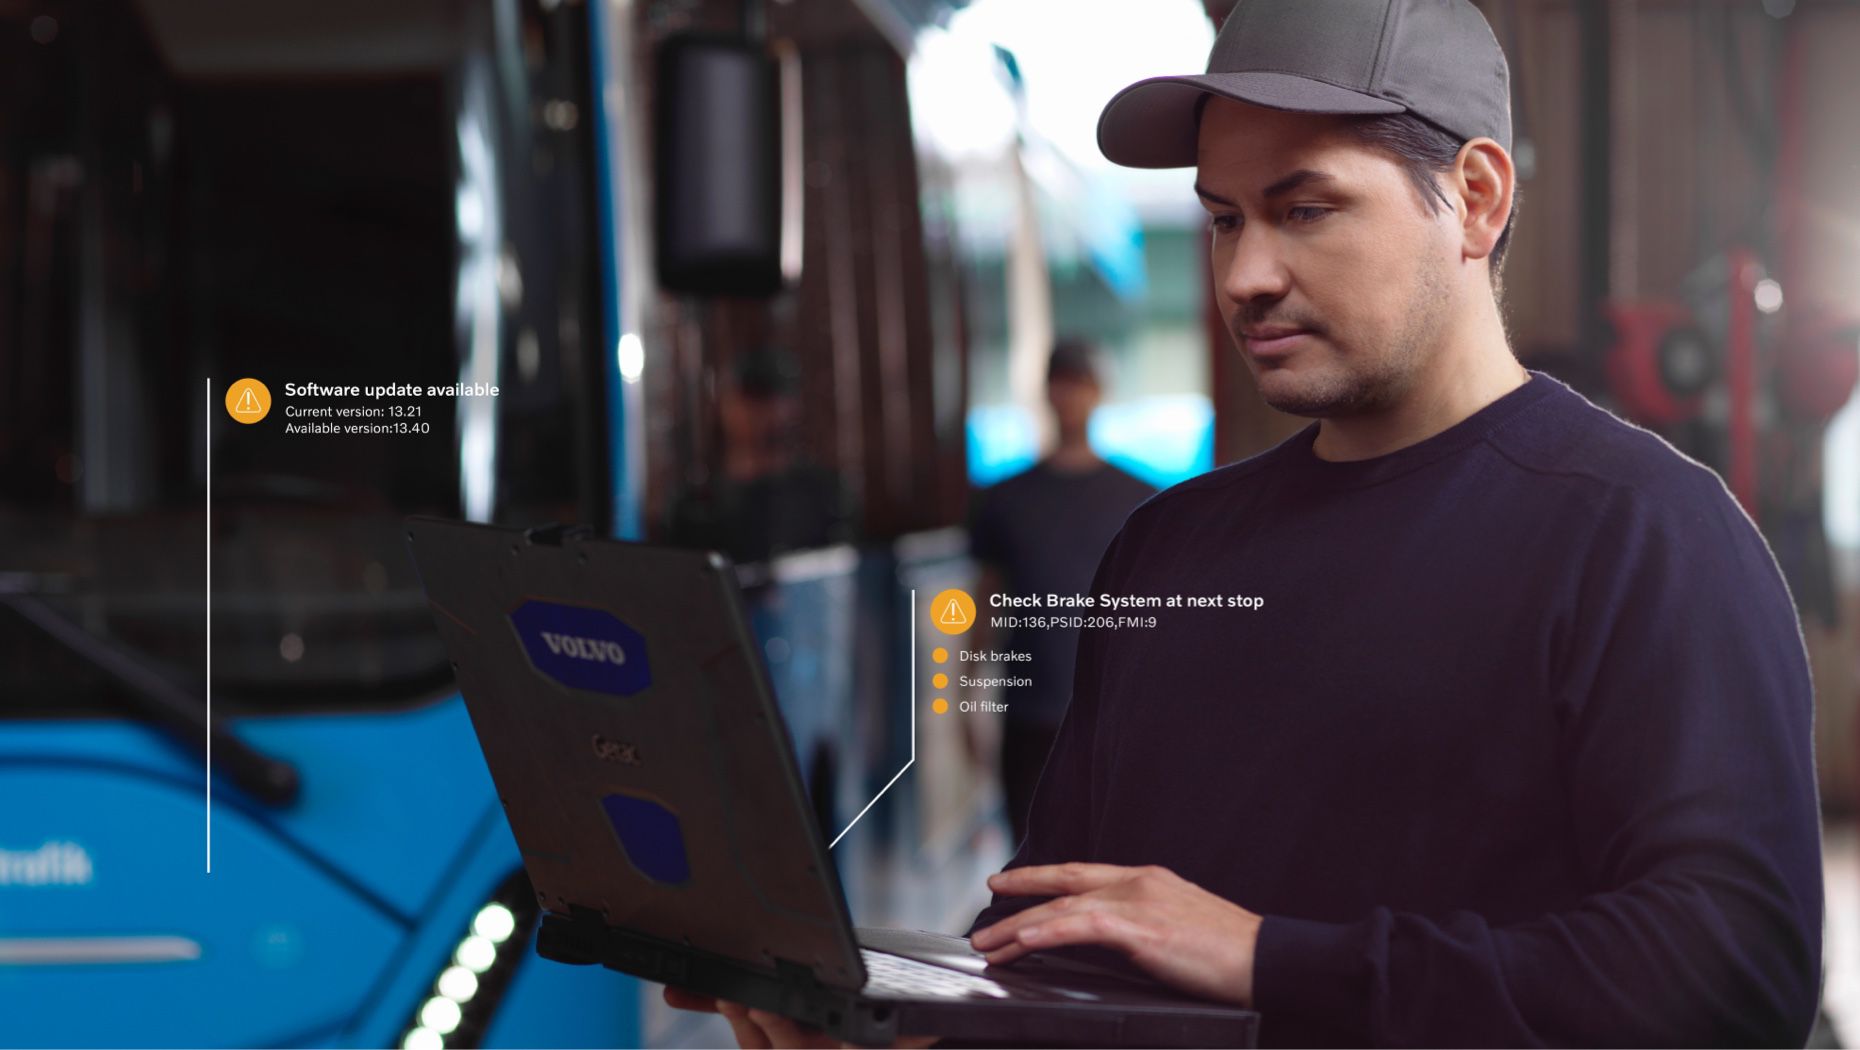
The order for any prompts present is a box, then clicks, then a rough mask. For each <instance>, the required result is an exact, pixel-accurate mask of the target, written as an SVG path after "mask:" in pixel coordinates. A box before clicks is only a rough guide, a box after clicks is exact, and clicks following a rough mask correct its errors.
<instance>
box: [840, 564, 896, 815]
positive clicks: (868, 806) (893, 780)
mask: <svg viewBox="0 0 1860 1050" xmlns="http://www.w3.org/2000/svg"><path fill="white" fill-rule="evenodd" d="M916 764H917V588H915V587H913V588H911V757H910V761H908V762H906V763H904V766H903V768H901V769H899V770H898V771H897V772H896V773H894V774H892V777H891V779H890V780H887V781H886V782H885V786H884V787H882V788H879V789H878V794H876V795H873V796H872V801H870V802H867V803H866V804H865V809H862V810H860V811H859V813H858V815H857V816H855V817H853V818H852V821H851V823H848V824H847V825H846V827H845V828H844V829H843V830H841V831H840V833H839V834H838V835H835V836H833V841H832V842H829V843H827V848H828V849H832V848H833V847H835V846H837V845H839V844H840V840H841V839H843V838H845V837H846V832H848V831H851V830H852V829H853V825H854V824H857V823H859V818H860V817H863V816H865V814H866V810H869V809H871V808H872V807H873V806H875V805H877V804H878V800H879V799H881V798H884V797H885V792H887V791H890V790H891V785H893V784H896V783H897V782H898V778H899V777H901V776H903V775H904V770H906V769H909V768H911V767H912V766H914V765H916Z"/></svg>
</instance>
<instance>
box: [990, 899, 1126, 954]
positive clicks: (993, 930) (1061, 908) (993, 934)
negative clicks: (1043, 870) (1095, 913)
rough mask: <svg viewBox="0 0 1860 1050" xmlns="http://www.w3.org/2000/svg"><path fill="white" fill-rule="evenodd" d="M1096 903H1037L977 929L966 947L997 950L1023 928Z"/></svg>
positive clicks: (1085, 909) (1088, 900)
mask: <svg viewBox="0 0 1860 1050" xmlns="http://www.w3.org/2000/svg"><path fill="white" fill-rule="evenodd" d="M1097 903H1098V902H1097V901H1096V899H1094V898H1093V897H1091V896H1089V895H1082V896H1080V895H1075V896H1067V897H1054V898H1053V899H1052V900H1050V901H1047V902H1046V903H1045V904H1036V905H1034V906H1033V907H1031V908H1026V909H1023V910H1021V911H1018V912H1015V913H1014V914H1012V915H1010V916H1008V917H1007V918H1005V919H1002V920H1001V921H1000V922H997V923H995V924H994V925H993V926H985V927H983V928H982V929H979V930H976V931H975V933H974V934H973V935H971V936H970V937H969V946H970V947H972V948H974V949H975V950H976V951H978V952H985V951H989V950H990V949H994V948H999V947H1001V946H1002V945H1004V944H1008V943H1010V942H1011V941H1013V940H1014V936H1015V934H1017V933H1019V932H1020V930H1021V929H1022V928H1023V927H1026V926H1037V925H1039V924H1040V923H1043V922H1046V921H1048V920H1050V919H1057V918H1058V917H1060V916H1061V915H1067V914H1071V913H1072V912H1075V911H1089V910H1090V909H1091V908H1093V907H1095V906H1097Z"/></svg>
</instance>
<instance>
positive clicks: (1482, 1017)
mask: <svg viewBox="0 0 1860 1050" xmlns="http://www.w3.org/2000/svg"><path fill="white" fill-rule="evenodd" d="M1697 475H1704V476H1703V477H1699V476H1697ZM1672 487H1673V488H1675V489H1683V490H1684V491H1683V492H1672V493H1667V492H1662V493H1660V495H1661V496H1662V497H1663V498H1662V499H1660V500H1657V501H1656V500H1653V499H1650V498H1647V497H1645V496H1639V495H1635V494H1633V493H1631V492H1625V491H1618V492H1616V493H1615V494H1614V495H1613V496H1611V497H1610V498H1609V499H1608V501H1607V502H1606V504H1605V505H1604V510H1603V512H1602V517H1601V520H1602V521H1603V522H1604V528H1603V531H1602V532H1601V533H1600V537H1599V542H1598V546H1599V547H1600V548H1601V552H1600V553H1597V554H1594V555H1592V556H1591V558H1590V563H1589V566H1588V569H1587V570H1586V571H1585V572H1584V573H1583V577H1582V580H1581V582H1580V584H1579V585H1578V590H1579V592H1580V595H1581V596H1580V597H1579V598H1578V599H1577V600H1576V602H1575V608H1574V616H1573V618H1571V620H1570V621H1569V622H1568V623H1567V624H1566V625H1565V626H1566V628H1567V630H1568V632H1569V634H1568V636H1567V637H1568V638H1569V639H1570V640H1569V641H1568V643H1567V644H1564V645H1562V646H1561V647H1560V652H1559V654H1558V657H1559V659H1558V664H1559V667H1558V668H1557V669H1556V671H1555V674H1556V678H1555V681H1556V682H1557V683H1558V687H1557V695H1558V696H1559V698H1560V706H1559V708H1558V713H1559V717H1560V724H1561V734H1562V738H1561V741H1560V747H1561V748H1562V751H1563V761H1562V769H1563V773H1564V777H1565V783H1566V785H1567V796H1568V799H1569V811H1568V812H1569V820H1570V821H1571V825H1572V828H1573V830H1574V834H1575V839H1576V841H1577V843H1578V847H1577V848H1578V853H1579V855H1578V857H1577V862H1578V864H1579V870H1581V871H1582V872H1583V874H1584V876H1585V878H1586V882H1587V884H1586V886H1585V887H1584V894H1583V896H1582V897H1581V899H1580V900H1578V901H1576V902H1573V903H1572V906H1571V907H1569V908H1568V909H1567V910H1564V911H1561V912H1558V913H1555V914H1547V915H1543V916H1540V917H1534V918H1531V919H1528V920H1525V921H1521V922H1518V923H1515V924H1507V925H1493V924H1491V923H1488V922H1487V921H1486V919H1485V918H1483V917H1482V916H1480V915H1478V914H1474V913H1472V912H1470V911H1452V912H1447V913H1438V914H1413V913H1407V912H1402V911H1396V910H1392V909H1389V908H1375V909H1373V910H1372V911H1371V912H1370V913H1369V914H1367V915H1364V916H1361V917H1360V918H1359V919H1357V920H1356V921H1353V922H1342V923H1338V922H1321V921H1313V920H1311V919H1308V918H1298V917H1291V916H1268V917H1267V918H1266V919H1265V921H1264V923H1263V924H1262V927H1261V930H1260V934H1259V943H1258V948H1257V954H1256V956H1255V1005H1256V1006H1257V1007H1258V1009H1259V1010H1260V1011H1261V1013H1262V1015H1263V1017H1264V1023H1265V1025H1266V1026H1267V1028H1270V1026H1271V1021H1272V1017H1273V1015H1274V1014H1288V1013H1289V1014H1296V1015H1300V1016H1311V1017H1317V1018H1323V1019H1325V1020H1328V1021H1331V1022H1334V1023H1341V1024H1343V1025H1345V1026H1346V1028H1347V1030H1349V1031H1351V1032H1353V1033H1354V1034H1356V1035H1358V1036H1360V1037H1361V1039H1362V1040H1363V1041H1364V1042H1365V1043H1366V1044H1371V1043H1373V1044H1376V1045H1405V1044H1416V1043H1419V1044H1435V1045H1450V1044H1480V1045H1490V1046H1509V1045H1518V1046H1525V1045H1546V1044H1557V1045H1577V1044H1603V1045H1612V1046H1643V1045H1682V1046H1718V1045H1742V1046H1785V1045H1786V1046H1798V1047H1799V1046H1801V1045H1803V1043H1804V1042H1805V1041H1806V1039H1807V1037H1808V1033H1809V1029H1810V1028H1811V1026H1812V1024H1813V1021H1814V1017H1815V1011H1816V1004H1817V1000H1818V998H1819V986H1820V980H1821V937H1822V922H1823V918H1822V868H1821V832H1820V814H1819V805H1818V800H1817V797H1816V790H1817V789H1816V781H1815V769H1814V753H1813V748H1812V742H1811V736H1812V725H1813V694H1812V688H1811V684H1810V678H1809V671H1808V663H1807V656H1806V650H1805V647H1804V645H1803V641H1802V635H1801V628H1800V626H1799V621H1798V620H1797V618H1796V613H1795V609H1794V607H1793V605H1792V603H1791V601H1790V597H1789V593H1788V589H1787V585H1786V584H1785V583H1784V582H1783V580H1782V577H1781V574H1780V573H1779V572H1778V570H1777V566H1776V562H1775V559H1774V557H1773V556H1772V555H1771V553H1770V550H1769V547H1768V545H1767V544H1766V543H1765V542H1764V540H1763V538H1762V537H1761V536H1760V535H1759V534H1758V532H1757V531H1756V528H1755V526H1754V525H1752V524H1751V522H1750V519H1749V518H1748V517H1747V516H1746V515H1745V514H1744V513H1743V511H1742V510H1741V508H1739V507H1738V506H1737V505H1736V504H1735V503H1734V502H1733V501H1732V500H1731V498H1730V496H1729V494H1728V493H1727V492H1726V491H1725V490H1724V487H1723V484H1722V483H1721V482H1719V481H1718V479H1717V477H1716V476H1715V475H1709V474H1705V472H1704V471H1702V470H1698V469H1696V468H1694V469H1693V470H1692V471H1691V472H1690V473H1689V475H1688V477H1687V478H1686V479H1685V480H1683V481H1682V482H1681V483H1680V484H1679V485H1675V486H1672ZM1662 488H1666V486H1662Z"/></svg>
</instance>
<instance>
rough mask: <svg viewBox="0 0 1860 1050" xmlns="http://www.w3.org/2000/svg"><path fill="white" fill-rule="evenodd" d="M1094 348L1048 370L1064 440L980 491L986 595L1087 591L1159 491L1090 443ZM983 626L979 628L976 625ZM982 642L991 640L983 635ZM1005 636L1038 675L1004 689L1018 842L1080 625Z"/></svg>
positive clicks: (972, 529)
mask: <svg viewBox="0 0 1860 1050" xmlns="http://www.w3.org/2000/svg"><path fill="white" fill-rule="evenodd" d="M1096 358H1097V354H1096V352H1095V351H1094V350H1093V348H1092V346H1091V345H1090V344H1089V343H1086V342H1084V341H1083V340H1079V339H1062V340H1060V341H1059V342H1058V343H1057V344H1056V345H1055V346H1054V347H1053V354H1052V357H1051V358H1050V359H1049V360H1048V362H1047V369H1046V400H1047V403H1048V404H1049V405H1051V406H1052V410H1053V421H1054V423H1055V424H1056V426H1055V433H1056V437H1057V441H1056V443H1055V445H1054V446H1053V449H1052V451H1051V452H1049V453H1048V454H1047V455H1046V456H1044V457H1042V458H1041V459H1040V461H1039V462H1038V463H1036V464H1034V465H1033V466H1032V467H1029V468H1028V469H1027V470H1024V471H1022V472H1020V473H1019V474H1016V475H1014V476H1013V477H1011V478H1007V479H1006V480H1004V481H1001V482H999V483H997V484H995V485H992V486H990V487H988V488H986V489H984V490H982V492H981V493H979V494H978V495H977V496H976V499H975V505H974V511H973V513H972V515H971V520H970V526H969V550H970V553H971V554H973V555H974V557H975V560H976V561H978V562H980V563H981V565H982V582H981V591H982V593H983V594H992V593H995V592H1004V593H1008V594H1016V595H1028V594H1082V593H1085V591H1086V588H1087V587H1088V586H1089V585H1090V583H1091V578H1092V573H1093V572H1094V571H1096V569H1097V567H1098V559H1099V558H1101V557H1103V556H1104V548H1105V546H1106V545H1107V544H1109V543H1110V542H1111V537H1112V536H1114V535H1115V534H1116V533H1117V530H1118V528H1119V527H1121V526H1122V525H1123V524H1124V518H1125V516H1126V515H1128V514H1129V513H1130V511H1131V509H1132V508H1134V507H1135V506H1136V505H1137V504H1139V503H1142V502H1143V501H1144V500H1145V499H1148V498H1149V497H1151V496H1153V495H1155V494H1156V490H1155V488H1153V487H1152V486H1151V485H1150V484H1149V483H1147V482H1145V481H1143V480H1141V479H1139V478H1136V477H1133V476H1132V475H1130V474H1128V473H1126V472H1124V471H1122V470H1119V469H1118V468H1116V467H1114V466H1112V465H1111V464H1109V463H1106V462H1105V461H1104V460H1103V459H1102V458H1100V457H1099V455H1098V453H1097V452H1095V451H1093V450H1092V447H1091V442H1090V440H1089V439H1088V437H1087V433H1086V431H1087V427H1088V425H1089V424H1090V422H1091V416H1092V413H1093V412H1094V411H1096V410H1097V408H1098V404H1099V402H1100V401H1102V400H1103V398H1104V388H1103V385H1102V383H1101V382H1100V380H1099V374H1098V373H1099V368H1098V363H1097V360H1096ZM979 629H980V628H979V626H978V630H979ZM976 644H977V645H978V646H979V647H982V648H987V647H989V640H988V639H987V638H985V637H981V636H978V637H977V638H976ZM1006 644H1008V645H1010V646H1012V647H1013V648H1016V649H1020V650H1023V651H1025V652H1026V653H1027V654H1028V656H1029V659H1028V661H1027V662H1026V663H1024V664H1021V665H1018V666H1019V667H1021V668H1023V669H1024V670H1025V671H1026V673H1025V674H1024V675H1018V677H1024V678H1026V679H1027V680H1028V681H1030V682H1031V683H1032V684H1031V685H1028V686H1026V687H1021V688H1011V689H1007V690H1004V693H1005V695H1004V697H1003V699H1004V700H1006V701H1007V705H1008V709H1007V714H1006V715H1005V716H1004V721H1003V724H1002V730H1003V732H1002V736H1001V786H1002V791H1003V794H1004V795H1005V796H1006V804H1007V811H1008V822H1009V824H1010V826H1011V827H1012V829H1013V834H1014V842H1015V843H1016V844H1018V843H1019V842H1020V841H1021V839H1022V838H1024V837H1025V836H1026V834H1027V809H1028V806H1029V805H1030V804H1031V803H1032V801H1033V787H1034V785H1035V784H1036V783H1038V781H1039V778H1040V768H1041V767H1042V766H1043V765H1044V764H1045V763H1046V755H1047V753H1048V752H1049V751H1051V750H1052V747H1053V738H1054V737H1056V736H1057V735H1058V734H1059V720H1060V718H1061V717H1063V716H1064V715H1065V710H1066V701H1067V700H1068V699H1069V698H1070V697H1071V695H1072V666H1073V662H1074V660H1075V659H1076V657H1077V653H1078V632H1077V631H1075V630H1071V629H1067V628H1058V627H1054V628H1048V629H1045V630H1024V631H1016V632H1014V634H1013V636H1012V638H1010V639H1007V640H1006Z"/></svg>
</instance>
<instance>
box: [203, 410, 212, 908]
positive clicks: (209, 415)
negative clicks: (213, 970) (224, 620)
mask: <svg viewBox="0 0 1860 1050" xmlns="http://www.w3.org/2000/svg"><path fill="white" fill-rule="evenodd" d="M203 433H204V434H205V436H206V442H207V625H206V626H207V763H206V765H207V874H209V875H211V874H213V377H212V376H208V377H207V428H206V430H205V431H203Z"/></svg>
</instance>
